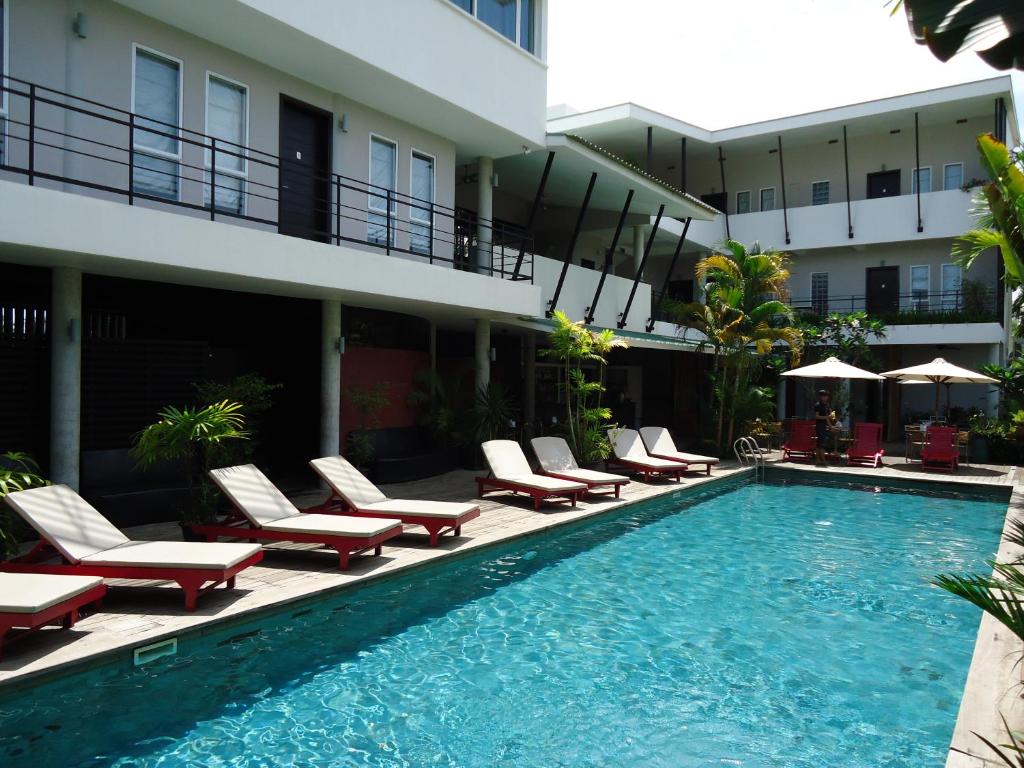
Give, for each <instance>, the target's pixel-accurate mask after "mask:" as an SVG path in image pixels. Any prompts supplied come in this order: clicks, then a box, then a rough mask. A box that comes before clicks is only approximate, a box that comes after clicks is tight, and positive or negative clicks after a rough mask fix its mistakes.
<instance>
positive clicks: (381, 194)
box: [367, 137, 398, 245]
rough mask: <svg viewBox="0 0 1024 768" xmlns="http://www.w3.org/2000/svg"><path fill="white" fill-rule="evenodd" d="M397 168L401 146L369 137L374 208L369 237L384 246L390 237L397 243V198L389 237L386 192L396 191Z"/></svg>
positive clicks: (371, 207) (372, 203) (371, 203)
mask: <svg viewBox="0 0 1024 768" xmlns="http://www.w3.org/2000/svg"><path fill="white" fill-rule="evenodd" d="M397 168H398V147H396V146H395V145H394V144H392V143H391V142H390V141H386V140H384V139H378V138H377V137H373V138H372V139H371V140H370V184H371V187H370V193H369V207H370V210H371V211H379V212H380V213H370V214H369V215H368V216H367V224H368V226H367V238H368V239H369V241H370V242H371V243H378V244H381V245H383V244H384V243H387V242H388V241H389V240H390V244H391V245H394V243H395V220H394V214H395V211H396V209H397V201H396V200H395V197H394V195H392V196H391V206H390V213H391V217H390V224H391V237H390V238H389V237H388V220H389V217H388V216H387V215H385V212H386V211H387V210H388V205H387V191H388V190H390V191H391V192H394V191H395V184H396V181H397Z"/></svg>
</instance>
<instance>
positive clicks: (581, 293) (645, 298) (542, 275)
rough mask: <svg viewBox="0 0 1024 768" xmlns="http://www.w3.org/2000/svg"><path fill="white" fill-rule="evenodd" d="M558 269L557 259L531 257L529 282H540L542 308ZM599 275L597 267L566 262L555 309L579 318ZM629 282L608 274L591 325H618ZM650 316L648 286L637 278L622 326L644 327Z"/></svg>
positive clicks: (644, 328)
mask: <svg viewBox="0 0 1024 768" xmlns="http://www.w3.org/2000/svg"><path fill="white" fill-rule="evenodd" d="M561 270H562V261H561V260H558V259H549V258H545V257H543V256H535V257H534V267H533V282H534V284H535V285H538V286H540V289H541V302H542V306H543V308H544V309H547V307H548V302H549V301H550V300H551V298H552V296H554V293H555V288H556V286H557V285H558V276H559V274H561ZM600 278H601V272H600V270H596V269H587V268H585V267H580V266H578V265H576V264H570V265H569V270H568V272H567V273H566V276H565V282H564V283H563V285H562V292H561V293H560V294H559V297H558V305H557V306H556V307H555V309H560V310H562V311H563V312H565V313H566V314H567V315H569V317H570V318H571V319H573V320H582V319H583V316H584V311H585V310H586V308H587V307H589V306H590V304H591V301H592V300H593V298H594V291H595V290H596V288H597V284H598V281H599V280H600ZM632 286H633V281H632V280H629V279H626V278H623V277H616V276H615V275H608V277H607V279H606V280H605V283H604V288H603V290H602V291H601V298H600V300H599V301H598V304H597V311H596V312H595V314H594V324H595V325H598V326H601V327H604V328H613V329H615V328H618V321H619V314H620V313H621V312H622V311H623V310H624V309H625V308H626V302H627V301H628V300H629V293H630V290H631V289H632ZM650 316H651V286H650V285H648V284H647V283H643V282H641V283H639V284H638V285H637V289H636V295H635V296H634V298H633V304H632V306H631V307H630V310H629V315H628V317H627V322H626V327H625V329H624V330H628V331H636V332H642V331H645V330H646V327H647V321H648V319H649V318H650Z"/></svg>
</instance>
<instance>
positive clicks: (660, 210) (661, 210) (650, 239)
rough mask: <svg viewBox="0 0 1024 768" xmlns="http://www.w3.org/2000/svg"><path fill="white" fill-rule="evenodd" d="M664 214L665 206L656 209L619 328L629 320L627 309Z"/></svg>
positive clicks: (624, 325) (620, 317)
mask: <svg viewBox="0 0 1024 768" xmlns="http://www.w3.org/2000/svg"><path fill="white" fill-rule="evenodd" d="M664 213H665V205H664V204H662V206H661V207H660V208H658V218H656V219H655V220H654V226H653V227H652V228H651V236H650V237H648V238H647V245H646V246H644V255H643V258H641V259H640V266H639V267H637V268H636V277H634V278H633V287H632V288H631V289H630V291H629V299H628V300H627V301H626V308H625V309H624V310H622V314H621V315H620V316H619V328H625V327H626V321H627V320H628V319H629V309H630V307H632V306H633V298H634V297H635V296H636V287H637V285H639V283H640V276H641V275H642V274H643V273H644V267H646V266H647V257H648V256H650V255H651V248H653V247H654V237H655V235H657V234H658V227H660V226H661V217H662V215H663V214H664Z"/></svg>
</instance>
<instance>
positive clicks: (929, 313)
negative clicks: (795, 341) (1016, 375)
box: [789, 286, 999, 325]
mask: <svg viewBox="0 0 1024 768" xmlns="http://www.w3.org/2000/svg"><path fill="white" fill-rule="evenodd" d="M789 304H790V306H791V307H793V309H795V310H796V311H797V312H799V313H800V314H803V315H816V316H818V317H824V316H826V315H829V314H832V313H834V312H836V313H839V314H847V313H851V312H868V313H869V314H872V315H874V316H877V317H879V318H881V319H882V320H885V321H886V322H887V323H889V324H892V325H899V324H915V323H941V322H949V323H971V322H996V321H998V320H999V316H998V300H997V296H996V293H995V291H994V290H992V289H991V288H987V287H982V286H979V287H976V288H973V289H971V290H969V291H912V292H910V293H901V294H898V295H897V296H892V297H888V298H886V299H882V298H881V297H879V298H875V299H873V300H870V301H869V299H868V297H867V296H865V295H862V294H850V295H833V296H828V297H817V296H816V297H813V298H806V297H799V298H791V299H790V300H789Z"/></svg>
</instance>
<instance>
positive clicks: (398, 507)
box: [359, 499, 478, 520]
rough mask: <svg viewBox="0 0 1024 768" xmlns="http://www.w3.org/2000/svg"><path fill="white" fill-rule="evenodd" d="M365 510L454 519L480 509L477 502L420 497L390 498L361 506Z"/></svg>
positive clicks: (375, 512)
mask: <svg viewBox="0 0 1024 768" xmlns="http://www.w3.org/2000/svg"><path fill="white" fill-rule="evenodd" d="M359 509H360V510H361V511H363V512H373V513H374V514H377V513H381V514H389V515H410V516H412V515H415V516H417V517H441V518H447V519H451V520H454V519H456V518H459V517H462V516H463V515H465V514H467V513H469V512H472V511H473V510H474V509H478V507H477V505H476V504H464V503H461V502H453V501H422V500H420V499H388V500H387V501H378V502H377V503H376V504H367V505H365V506H362V507H360V508H359Z"/></svg>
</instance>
